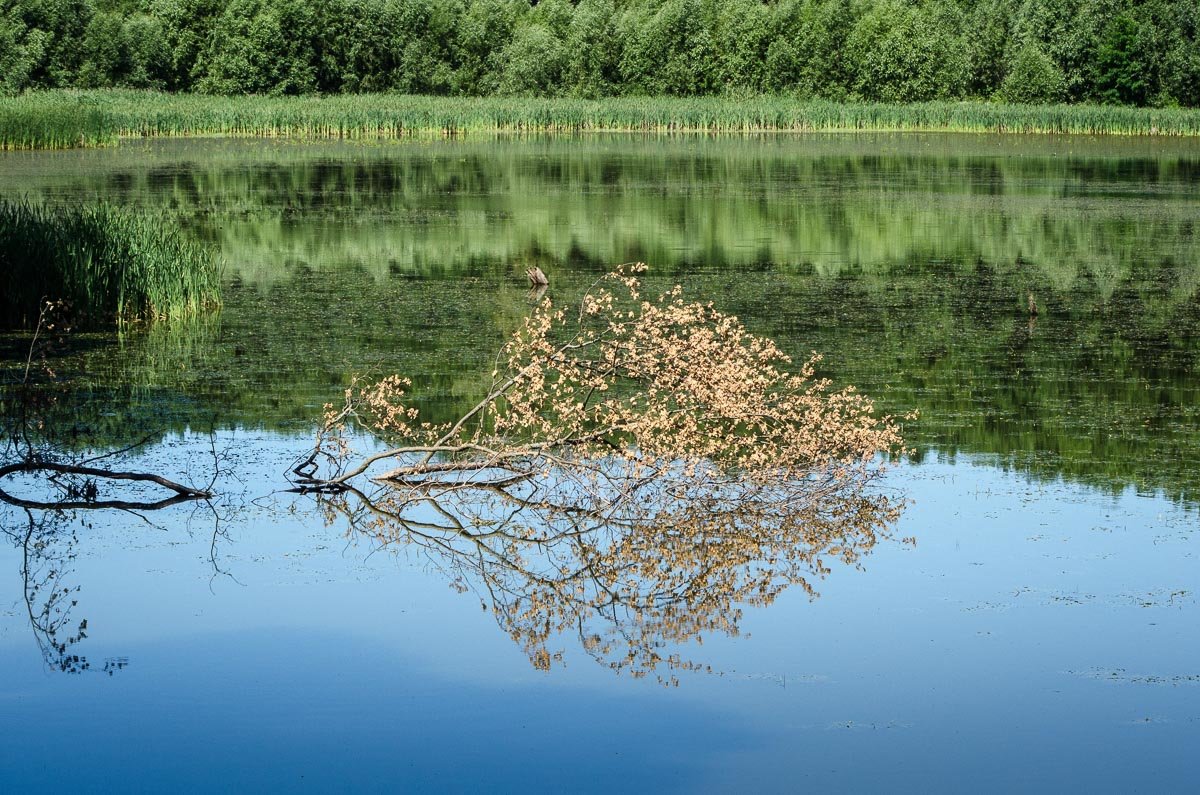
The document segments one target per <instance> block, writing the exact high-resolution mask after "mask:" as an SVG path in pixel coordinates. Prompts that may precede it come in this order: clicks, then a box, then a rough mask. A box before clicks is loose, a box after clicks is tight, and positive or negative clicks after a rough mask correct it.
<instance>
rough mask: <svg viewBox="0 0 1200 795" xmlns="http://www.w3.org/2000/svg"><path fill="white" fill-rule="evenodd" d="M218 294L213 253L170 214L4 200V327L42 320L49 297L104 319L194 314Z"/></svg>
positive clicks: (0, 230) (0, 259)
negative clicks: (40, 314) (188, 235)
mask: <svg viewBox="0 0 1200 795" xmlns="http://www.w3.org/2000/svg"><path fill="white" fill-rule="evenodd" d="M219 296H220V272H219V267H218V264H217V262H216V261H215V259H214V258H213V256H212V254H211V252H210V251H209V250H208V249H206V248H205V247H204V246H202V245H200V244H199V243H196V242H194V241H191V240H189V239H187V238H186V237H185V236H184V235H183V233H182V232H181V231H180V230H179V228H178V227H177V226H175V225H174V224H172V223H170V222H168V221H167V220H166V219H165V218H162V217H158V216H146V215H140V214H136V213H133V212H130V211H128V210H123V209H119V208H115V207H110V206H108V205H103V204H102V205H97V206H92V207H48V206H44V205H39V204H34V203H31V202H9V201H0V325H3V326H7V327H21V326H30V325H32V324H33V323H36V321H37V317H38V311H39V308H40V306H41V304H42V302H43V301H47V300H63V301H66V302H68V303H69V304H70V306H71V308H72V310H73V311H74V312H75V313H76V314H77V315H78V316H79V317H80V318H81V319H83V320H85V321H89V322H92V323H97V322H108V321H112V320H117V321H130V320H152V319H165V318H177V317H186V316H191V315H195V314H197V313H199V312H201V311H202V310H204V309H205V308H208V307H212V306H215V305H217V304H218V303H219Z"/></svg>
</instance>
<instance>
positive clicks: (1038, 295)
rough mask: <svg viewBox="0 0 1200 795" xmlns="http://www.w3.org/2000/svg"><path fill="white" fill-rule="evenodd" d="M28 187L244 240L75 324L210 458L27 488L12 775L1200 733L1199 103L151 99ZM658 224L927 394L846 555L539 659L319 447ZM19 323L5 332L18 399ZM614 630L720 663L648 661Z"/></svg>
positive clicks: (720, 292) (539, 777)
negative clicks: (1169, 135)
mask: <svg viewBox="0 0 1200 795" xmlns="http://www.w3.org/2000/svg"><path fill="white" fill-rule="evenodd" d="M0 196H4V197H19V196H25V197H29V198H31V199H36V200H40V201H47V202H75V201H89V202H90V201H97V200H100V201H105V202H109V203H112V204H117V205H122V206H131V207H135V208H139V209H141V210H145V211H146V212H152V213H160V212H161V213H164V214H166V215H168V216H170V217H171V218H172V219H173V220H175V221H176V222H178V223H179V224H181V225H182V226H183V227H184V228H185V229H186V230H187V231H188V233H189V234H192V235H195V236H196V237H197V238H198V239H201V240H204V241H207V242H208V243H210V244H211V245H212V246H213V247H214V248H215V249H216V250H218V251H219V252H220V256H221V257H222V258H223V260H224V261H225V275H224V292H223V300H224V305H223V307H222V310H221V311H220V313H219V314H216V315H213V316H209V317H204V318H200V319H197V320H195V321H192V322H183V323H176V324H173V325H162V324H160V325H153V326H151V327H149V328H127V329H123V330H122V331H120V332H119V333H117V332H110V333H100V332H79V333H74V334H70V335H68V336H67V338H66V339H64V340H63V341H62V343H61V344H59V345H57V346H55V347H54V348H53V349H52V350H51V351H50V352H49V354H48V356H47V358H46V361H45V365H46V367H49V368H50V369H52V370H53V372H54V380H53V381H52V382H49V381H48V382H47V384H46V386H45V389H44V393H45V394H46V395H47V396H49V397H50V398H52V399H48V400H46V401H45V402H44V405H42V406H41V411H42V412H43V415H44V418H45V421H46V422H47V423H48V424H49V425H50V426H52V427H55V428H58V429H61V432H60V433H61V435H62V437H63V438H65V439H67V440H68V441H67V442H66V443H67V444H68V445H69V446H71V447H72V448H73V449H76V450H80V451H83V450H94V451H105V450H114V449H119V448H123V447H126V446H129V445H133V444H135V443H139V442H144V444H142V445H141V446H140V447H138V448H137V450H136V451H135V452H133V453H131V454H129V457H128V458H129V466H131V467H136V468H139V469H145V470H151V471H156V472H160V473H162V474H164V475H166V476H167V477H172V478H177V479H181V480H187V481H189V482H195V483H198V484H201V485H203V484H206V483H208V482H209V481H210V480H212V481H213V483H214V490H215V492H216V494H217V496H216V497H215V498H214V499H213V500H212V501H211V502H201V503H187V504H180V505H174V506H170V507H167V508H164V509H162V510H156V511H134V512H125V511H89V510H78V511H63V512H53V511H40V510H25V509H23V508H19V507H16V506H10V505H5V506H3V507H0V529H2V530H3V535H0V671H3V676H0V732H2V734H3V736H4V737H5V742H4V743H3V744H0V789H4V790H11V791H27V790H32V789H35V788H50V789H54V790H59V789H67V788H73V789H79V790H106V789H112V788H119V789H129V790H163V789H171V790H177V791H189V790H203V791H211V790H215V789H221V790H261V789H267V788H270V789H288V790H312V791H329V790H355V791H357V790H381V791H382V790H386V791H394V790H397V789H402V790H439V791H479V790H483V789H487V790H500V791H509V790H516V789H549V790H569V791H591V790H598V791H611V790H613V789H614V788H619V787H630V786H632V787H633V788H635V789H637V790H649V789H655V790H669V791H689V792H691V791H747V790H756V789H757V790H768V791H793V790H797V789H807V788H811V789H814V790H839V791H840V790H862V789H868V788H869V789H888V790H921V791H929V790H962V789H966V788H983V789H987V790H1012V789H1017V788H1020V789H1034V790H1055V791H1058V790H1062V789H1065V788H1069V789H1072V790H1077V789H1078V790H1082V789H1089V790H1098V791H1122V792H1124V791H1129V790H1132V789H1148V790H1154V791H1163V790H1176V791H1180V790H1185V789H1188V788H1189V787H1191V786H1193V782H1194V780H1195V778H1196V776H1197V775H1198V774H1200V764H1198V763H1197V762H1196V761H1195V760H1194V754H1192V753H1191V752H1190V751H1189V750H1188V749H1190V748H1194V747H1195V746H1196V745H1197V743H1198V742H1200V633H1197V632H1196V629H1195V628H1196V626H1198V625H1200V624H1198V619H1200V609H1198V608H1197V589H1198V588H1200V567H1198V561H1197V552H1198V551H1200V538H1198V532H1197V531H1198V524H1197V509H1198V508H1200V375H1198V369H1197V366H1198V364H1200V228H1198V227H1200V221H1198V220H1197V219H1200V141H1193V140H1188V139H1179V140H1170V139H1138V138H1088V137H1083V136H1079V137H1034V136H974V135H917V134H905V135H898V134H897V135H886V134H878V135H850V134H839V135H778V136H761V137H747V138H728V137H725V138H720V137H718V138H708V137H700V136H678V137H642V136H632V135H629V136H611V137H605V136H594V137H583V138H570V137H557V138H538V137H531V138H501V139H480V140H467V141H452V140H448V141H441V142H428V143H395V144H380V145H359V144H348V143H347V144H341V143H315V144H302V143H295V142H286V141H247V140H225V139H208V140H203V139H197V140H178V141H176V140H162V141H152V142H141V141H125V142H122V144H121V145H120V146H119V147H117V148H114V149H109V150H77V151H67V152H40V153H23V152H15V153H3V154H0ZM635 261H640V262H645V263H647V264H648V266H649V270H648V272H647V274H646V282H647V284H648V285H649V286H650V287H651V288H654V289H664V290H665V289H668V288H669V287H671V286H672V285H674V284H680V285H682V286H683V288H684V290H685V294H686V295H687V296H688V297H691V298H695V299H698V300H703V301H711V302H713V303H714V305H715V306H716V307H717V308H718V309H720V310H722V311H725V312H729V313H732V314H735V315H737V316H738V317H739V318H740V319H741V320H742V321H743V322H744V323H745V324H746V326H747V327H748V328H749V329H750V330H751V331H753V332H754V333H757V334H762V335H765V336H769V337H771V338H773V339H775V340H776V341H777V342H778V343H779V345H780V346H781V347H782V348H783V349H784V350H786V351H787V352H788V353H790V354H792V355H793V356H794V357H796V358H797V359H803V358H804V357H806V356H807V355H808V354H809V352H811V351H816V352H819V353H821V354H822V355H823V359H822V360H821V362H820V363H819V365H818V375H820V376H822V377H826V378H829V379H831V380H832V381H833V383H834V384H836V385H839V386H840V385H847V384H853V385H855V386H856V387H858V388H859V389H861V390H862V391H863V392H865V393H867V394H868V395H870V396H872V397H873V398H874V399H875V400H876V404H877V406H878V407H879V408H880V410H881V411H883V412H884V413H888V414H893V415H897V416H901V415H909V414H910V413H912V412H915V416H913V418H911V419H906V420H904V421H903V423H902V424H903V430H904V436H905V440H906V443H907V445H908V446H909V447H911V452H910V453H909V454H907V455H904V456H902V457H899V458H898V459H897V460H896V461H894V462H893V465H892V467H891V468H890V469H889V470H888V473H887V475H886V478H885V479H884V480H883V481H882V482H881V483H880V484H878V485H877V486H876V488H877V489H878V490H879V492H880V493H881V494H886V495H888V496H889V497H890V498H892V499H895V500H898V501H901V502H903V503H904V509H903V512H902V513H901V515H900V518H899V520H898V521H897V522H896V523H895V525H894V526H893V527H891V528H890V529H889V530H888V531H887V532H885V533H883V534H881V536H880V537H879V539H878V542H877V543H875V542H874V541H873V542H872V543H870V544H868V545H866V546H865V547H864V548H863V549H862V554H861V555H859V556H857V557H856V558H855V559H854V560H852V561H851V562H850V563H848V564H847V563H841V562H838V561H837V560H836V559H831V560H830V561H827V563H828V568H829V569H830V571H829V572H828V574H827V575H826V576H816V577H813V578H812V580H811V585H812V588H813V589H814V593H813V594H810V593H809V592H807V591H806V590H805V589H804V588H802V587H790V588H786V589H784V590H783V591H782V592H781V593H780V594H779V595H778V597H777V598H774V599H773V600H771V602H772V603H770V604H755V603H752V602H738V600H737V599H734V600H733V604H728V605H725V606H724V607H723V608H722V610H720V611H718V613H719V614H718V615H715V616H713V615H706V616H704V617H703V618H705V620H706V621H708V620H710V619H714V618H716V619H720V620H714V621H712V622H711V623H705V624H704V626H705V627H706V629H705V630H704V631H700V629H698V627H699V624H697V625H696V627H693V629H692V630H689V631H683V630H681V629H680V626H681V625H680V623H679V622H678V621H676V622H675V623H666V624H662V625H658V624H654V623H653V622H648V621H646V620H645V617H644V616H642V617H641V618H640V619H639V617H637V616H634V617H632V618H631V617H629V616H616V615H615V614H614V615H613V616H611V617H608V616H604V615H588V616H580V617H579V620H580V631H579V632H578V633H572V632H555V633H553V635H552V637H551V638H550V639H549V641H548V642H547V643H546V651H547V652H548V653H549V657H548V658H546V662H547V664H544V665H543V664H535V663H538V662H539V660H542V659H543V658H540V657H534V656H532V655H531V654H530V652H529V649H528V648H524V647H523V646H522V643H521V642H520V641H519V639H518V637H517V635H516V634H514V633H515V629H514V626H513V625H512V624H511V623H507V624H506V623H505V618H504V616H503V614H502V612H500V611H497V610H496V609H494V608H495V607H496V605H495V604H493V603H492V602H494V601H495V600H498V599H500V598H501V597H498V596H497V594H496V592H495V591H494V590H489V588H491V587H493V586H495V584H496V583H495V581H494V580H492V579H489V575H488V574H486V573H485V572H482V571H481V570H479V569H476V568H473V567H472V565H471V563H470V560H469V556H464V555H463V554H462V553H461V550H458V551H450V550H447V549H446V548H444V547H442V546H439V545H437V544H433V543H421V542H420V539H419V538H417V539H414V538H407V537H406V538H401V537H396V538H383V537H382V536H379V535H374V534H372V533H370V532H364V528H363V527H362V526H360V525H359V524H358V523H355V522H353V521H350V520H348V519H347V517H346V516H345V515H344V514H341V513H338V512H337V511H330V510H328V507H329V506H328V505H327V504H325V503H324V502H323V501H322V500H321V499H319V498H317V497H315V496H314V495H305V494H296V493H291V492H288V491H287V489H288V488H289V486H290V483H289V481H288V479H287V477H286V476H287V473H288V471H289V470H290V468H291V467H292V466H293V465H294V463H295V462H296V460H297V459H298V458H299V457H302V456H303V455H304V454H305V452H306V451H307V450H308V449H309V448H310V447H311V445H312V442H313V438H314V433H315V430H316V428H317V425H318V423H319V421H320V417H321V414H322V407H323V406H324V405H325V404H326V403H330V402H336V401H338V400H340V397H341V395H342V392H343V390H344V389H345V388H346V386H347V384H348V383H349V380H350V378H351V376H352V375H355V374H375V375H383V374H388V373H402V374H404V375H407V376H408V377H410V378H411V379H412V381H413V392H414V397H415V400H416V402H417V405H419V406H420V408H421V410H422V412H424V414H425V415H426V416H428V417H431V418H433V419H436V420H438V421H445V420H450V419H453V418H455V417H457V416H459V415H460V414H461V413H462V412H463V411H465V410H467V409H469V408H470V407H471V406H472V405H474V404H475V403H476V402H477V401H478V400H480V399H481V398H482V397H483V396H484V395H485V394H486V393H487V390H488V388H489V385H490V383H491V381H490V376H491V370H492V367H493V360H494V357H495V355H496V351H497V349H498V348H499V347H500V345H501V344H503V342H504V340H505V339H506V338H507V337H508V336H509V335H510V334H512V333H513V332H514V331H515V330H516V329H517V328H518V327H519V326H520V324H521V323H522V321H523V319H524V318H525V317H527V316H528V315H529V313H530V311H531V308H532V306H533V305H534V302H535V301H536V300H537V299H536V298H534V297H531V296H530V295H529V293H528V285H527V283H526V280H525V276H524V270H525V268H526V267H531V266H535V265H536V266H538V267H541V268H542V269H543V270H544V271H545V272H546V273H547V274H548V275H549V278H550V282H551V284H550V287H549V290H548V293H547V295H548V296H549V297H550V298H551V300H553V301H555V302H560V303H562V304H564V305H569V304H571V302H572V301H575V300H578V298H579V296H580V295H581V294H582V293H583V291H584V290H585V289H586V288H587V286H588V285H589V284H591V283H592V282H594V281H595V279H596V278H597V277H598V276H600V275H601V274H603V273H604V272H605V271H606V270H607V269H608V268H609V267H610V266H612V265H615V264H617V263H623V262H635ZM1031 300H1032V301H1033V302H1035V303H1036V305H1037V307H1038V310H1039V311H1038V313H1037V315H1036V316H1031V314H1030V312H1029V309H1028V306H1029V302H1030V301H1031ZM29 344H30V335H29V334H28V333H26V334H18V333H8V334H5V335H3V336H2V337H0V379H2V381H3V383H4V384H5V385H7V387H6V392H5V395H6V397H5V402H4V403H3V406H2V407H3V409H4V411H5V412H6V413H8V414H9V415H12V414H13V412H15V411H16V410H17V408H16V403H15V402H14V401H13V400H12V399H11V398H10V397H8V396H9V395H11V394H12V390H11V385H12V384H13V383H14V382H19V381H20V380H21V378H22V376H23V373H24V371H25V367H26V358H27V355H28V351H29ZM364 444H365V442H364ZM5 481H6V482H5V483H4V484H3V488H4V489H5V490H6V491H10V492H11V493H17V494H21V495H24V496H26V497H30V498H33V497H36V496H37V495H39V494H44V492H45V484H44V483H41V482H38V481H37V480H35V479H32V478H22V477H20V476H14V477H9V478H6V479H5ZM135 492H136V490H135ZM136 493H142V492H136ZM146 493H148V492H146ZM414 540H415V541H416V543H414ZM518 573H519V572H518ZM505 582H506V583H509V584H511V581H510V580H506V581H505ZM522 582H524V583H525V584H526V585H527V584H528V582H529V580H525V581H522ZM506 587H508V586H506ZM532 618H533V620H534V621H535V622H536V621H540V620H541V616H540V614H538V613H537V611H534V615H533V617H532ZM676 618H678V617H676ZM687 618H688V617H687V616H684V617H683V619H680V620H685V619H687ZM81 622H83V623H81ZM585 623H586V626H587V632H586V633H585V632H584V630H583V628H584V626H585ZM684 623H686V621H684ZM689 626H691V625H689ZM591 633H595V635H594V636H595V637H599V636H603V637H606V638H607V637H610V636H611V637H613V638H616V639H617V643H616V649H617V653H619V652H620V650H621V649H622V648H623V646H622V645H621V644H622V643H623V642H629V637H630V633H633V634H634V635H636V636H637V638H638V642H639V643H643V644H648V646H646V645H643V646H641V647H639V648H647V647H652V648H655V649H659V650H661V653H662V655H663V656H664V657H667V656H669V655H676V654H678V655H680V656H681V657H682V658H686V659H687V660H690V661H694V662H695V663H696V665H695V667H694V669H692V668H690V667H689V668H675V669H672V670H667V666H663V669H662V670H655V671H651V672H649V673H648V675H646V676H642V677H638V676H631V675H630V674H631V673H632V671H631V670H629V669H628V668H626V667H622V666H621V665H619V664H618V665H614V664H613V662H614V658H613V657H612V656H611V655H610V656H605V655H603V654H598V653H596V652H595V648H594V647H593V646H592V645H591V643H590V641H588V638H591V637H593V635H592V634H591ZM619 661H620V660H619V658H618V659H617V662H619Z"/></svg>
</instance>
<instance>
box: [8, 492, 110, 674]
mask: <svg viewBox="0 0 1200 795" xmlns="http://www.w3.org/2000/svg"><path fill="white" fill-rule="evenodd" d="M0 533H2V534H3V535H4V536H6V537H7V538H8V540H9V541H10V542H11V543H12V544H13V545H14V546H15V547H16V548H17V549H19V550H20V555H21V571H20V576H21V583H22V587H21V594H22V596H23V597H24V603H25V610H26V613H27V614H28V617H29V627H30V629H31V630H32V632H33V636H34V638H35V639H36V641H37V645H38V649H39V650H40V651H41V653H42V659H43V660H44V661H45V664H46V667H47V668H48V669H49V670H51V671H59V672H62V673H68V674H79V673H84V672H87V671H99V672H100V673H105V674H108V675H109V676H112V675H113V674H114V673H116V672H117V671H119V670H121V669H122V668H124V667H126V666H127V665H128V664H129V661H128V660H127V659H126V658H124V657H109V658H106V659H105V660H104V662H103V663H102V664H101V665H100V666H99V667H95V666H93V665H92V663H91V662H90V661H89V660H88V658H87V656H86V655H82V654H80V653H79V652H78V650H77V649H76V646H77V645H78V644H79V643H81V642H82V641H84V640H86V639H87V637H88V622H87V619H86V618H78V617H77V616H76V615H75V608H76V607H78V605H79V598H78V597H79V591H80V586H78V585H74V584H72V583H71V564H72V561H74V560H75V555H76V545H77V544H78V542H79V537H78V534H77V525H76V523H75V521H74V517H73V516H72V514H71V513H70V512H63V511H38V512H36V513H35V512H34V511H32V510H29V509H25V510H24V511H22V512H20V513H17V512H7V511H0Z"/></svg>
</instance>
